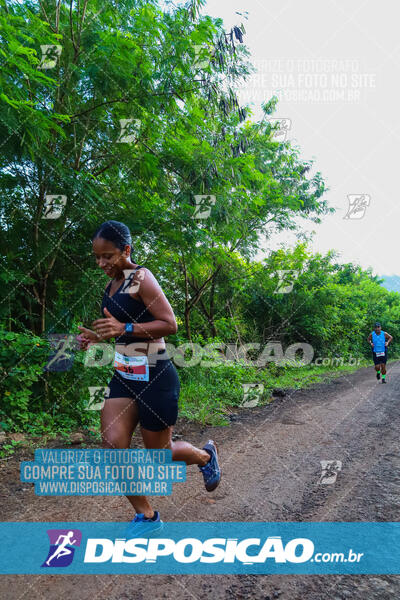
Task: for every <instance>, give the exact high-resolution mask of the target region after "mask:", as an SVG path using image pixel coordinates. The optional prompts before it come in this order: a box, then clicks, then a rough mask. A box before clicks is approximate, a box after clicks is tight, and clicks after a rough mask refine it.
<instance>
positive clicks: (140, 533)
mask: <svg viewBox="0 0 400 600" xmlns="http://www.w3.org/2000/svg"><path fill="white" fill-rule="evenodd" d="M155 513H156V515H157V517H156V519H154V520H153V519H147V518H146V517H145V516H144V514H143V513H137V515H136V517H135V518H134V519H133V520H132V521H131V522H130V523H129V525H128V527H127V528H126V530H125V537H126V538H127V539H130V538H137V537H149V536H152V535H153V534H154V533H157V532H158V531H161V529H162V528H163V527H164V522H163V521H161V519H160V513H159V512H158V511H157V510H156V511H155Z"/></svg>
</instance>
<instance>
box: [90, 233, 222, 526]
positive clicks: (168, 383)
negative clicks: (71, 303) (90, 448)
mask: <svg viewBox="0 0 400 600" xmlns="http://www.w3.org/2000/svg"><path fill="white" fill-rule="evenodd" d="M92 245H93V253H94V255H95V257H96V262H97V264H98V266H99V267H100V268H101V269H103V271H104V272H105V273H106V274H107V275H108V276H109V277H111V279H112V281H111V282H109V283H108V285H107V287H106V289H105V291H104V296H103V301H102V306H101V308H102V313H103V315H104V318H102V319H97V320H96V321H94V322H93V324H92V326H93V329H94V331H93V330H91V329H87V328H86V327H79V329H80V331H81V332H82V334H81V336H80V337H81V339H82V346H83V347H84V348H85V349H87V348H88V347H89V345H90V344H92V343H96V342H99V341H103V340H107V339H110V338H114V337H115V342H116V348H115V350H116V352H115V362H114V367H115V371H114V375H113V377H112V378H111V381H110V382H109V384H108V387H109V390H110V393H109V395H108V396H107V398H106V399H105V402H104V407H103V409H102V411H101V432H102V443H103V447H106V448H118V449H121V448H130V445H131V439H132V434H133V432H134V430H135V428H136V425H137V424H138V423H139V424H140V430H141V434H142V438H143V443H144V446H145V448H148V449H150V448H154V449H155V448H158V449H170V450H172V459H173V460H176V461H183V462H186V464H187V465H193V464H196V465H198V467H199V469H200V471H201V472H202V474H203V478H204V484H205V487H206V490H207V491H209V492H211V491H213V490H215V488H216V487H217V485H218V484H219V482H220V479H221V469H220V467H219V464H218V452H217V447H216V444H215V443H214V442H213V441H212V440H209V441H208V443H207V444H206V445H205V446H204V447H203V449H199V448H195V447H194V446H192V445H191V444H189V443H188V442H183V441H178V442H176V441H172V430H173V426H174V425H175V423H176V420H177V416H178V398H179V391H180V383H179V378H178V373H177V370H176V368H175V366H174V364H173V363H172V361H171V359H170V358H169V356H168V354H167V351H166V348H165V342H164V336H166V335H170V334H173V333H175V332H176V330H177V324H176V319H175V315H174V313H173V310H172V308H171V305H170V304H169V302H168V300H167V298H166V296H165V295H164V292H163V291H162V289H161V287H160V285H159V284H158V282H157V280H156V278H155V277H154V275H153V274H152V273H151V271H149V269H147V268H146V267H143V266H141V265H138V264H136V263H135V262H133V261H132V256H131V249H132V238H131V234H130V232H129V229H128V227H127V226H126V225H124V224H123V223H120V222H119V221H107V222H106V223H103V224H102V225H100V227H99V228H98V229H97V231H96V232H95V234H94V236H93V238H92ZM133 349H134V350H133ZM132 350H133V351H132ZM127 498H128V500H129V502H130V503H131V504H132V506H133V508H134V509H135V511H136V516H135V518H134V519H133V520H132V522H131V524H130V526H129V529H128V534H129V535H131V536H132V537H135V536H137V535H140V534H141V533H142V532H143V531H145V533H146V534H148V533H149V532H150V531H151V532H154V531H156V530H159V529H161V528H162V521H161V519H160V514H159V512H158V511H156V510H153V508H152V507H151V505H150V502H149V500H148V499H147V498H146V496H127Z"/></svg>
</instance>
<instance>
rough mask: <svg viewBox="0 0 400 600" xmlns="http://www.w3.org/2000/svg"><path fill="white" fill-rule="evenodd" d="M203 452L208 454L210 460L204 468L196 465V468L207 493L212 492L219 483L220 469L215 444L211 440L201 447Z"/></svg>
mask: <svg viewBox="0 0 400 600" xmlns="http://www.w3.org/2000/svg"><path fill="white" fill-rule="evenodd" d="M203 450H205V451H206V452H208V454H209V455H210V456H211V458H210V460H209V462H208V463H207V464H205V465H204V467H200V465H198V467H199V469H200V471H201V472H202V473H203V478H204V485H205V486H206V490H207V492H212V491H213V490H215V488H216V487H217V486H218V484H219V482H220V481H221V468H220V466H219V463H218V449H217V444H216V443H215V442H213V441H212V440H208V442H207V444H206V445H205V446H203Z"/></svg>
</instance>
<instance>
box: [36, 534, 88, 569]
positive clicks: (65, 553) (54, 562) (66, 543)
mask: <svg viewBox="0 0 400 600" xmlns="http://www.w3.org/2000/svg"><path fill="white" fill-rule="evenodd" d="M47 535H48V536H49V540H50V548H49V553H48V555H47V558H46V560H45V561H44V563H43V564H42V567H68V565H70V564H71V563H72V560H73V558H74V553H75V548H76V547H78V546H80V545H81V541H82V532H81V531H80V530H79V529H48V530H47Z"/></svg>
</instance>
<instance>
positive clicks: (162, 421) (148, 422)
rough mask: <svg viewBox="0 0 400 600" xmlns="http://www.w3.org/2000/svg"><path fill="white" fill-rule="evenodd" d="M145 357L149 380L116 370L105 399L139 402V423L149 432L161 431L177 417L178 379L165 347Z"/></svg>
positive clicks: (174, 421)
mask: <svg viewBox="0 0 400 600" xmlns="http://www.w3.org/2000/svg"><path fill="white" fill-rule="evenodd" d="M148 359H149V381H132V380H129V379H124V377H122V376H121V375H120V374H119V372H118V371H115V373H114V375H113V377H112V379H111V381H110V383H109V384H108V387H109V388H110V393H109V395H108V396H107V399H108V398H132V399H133V400H135V401H136V403H137V405H138V409H139V422H140V425H141V426H142V427H143V428H144V429H148V430H149V431H161V430H162V429H165V428H166V427H169V426H170V425H175V423H176V420H177V418H178V398H179V392H180V382H179V377H178V372H177V370H176V368H175V365H174V364H173V362H172V361H171V359H170V358H169V357H168V354H167V352H166V350H159V351H158V353H157V355H154V354H153V355H149V357H148ZM153 361H154V363H155V364H152V363H153Z"/></svg>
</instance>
